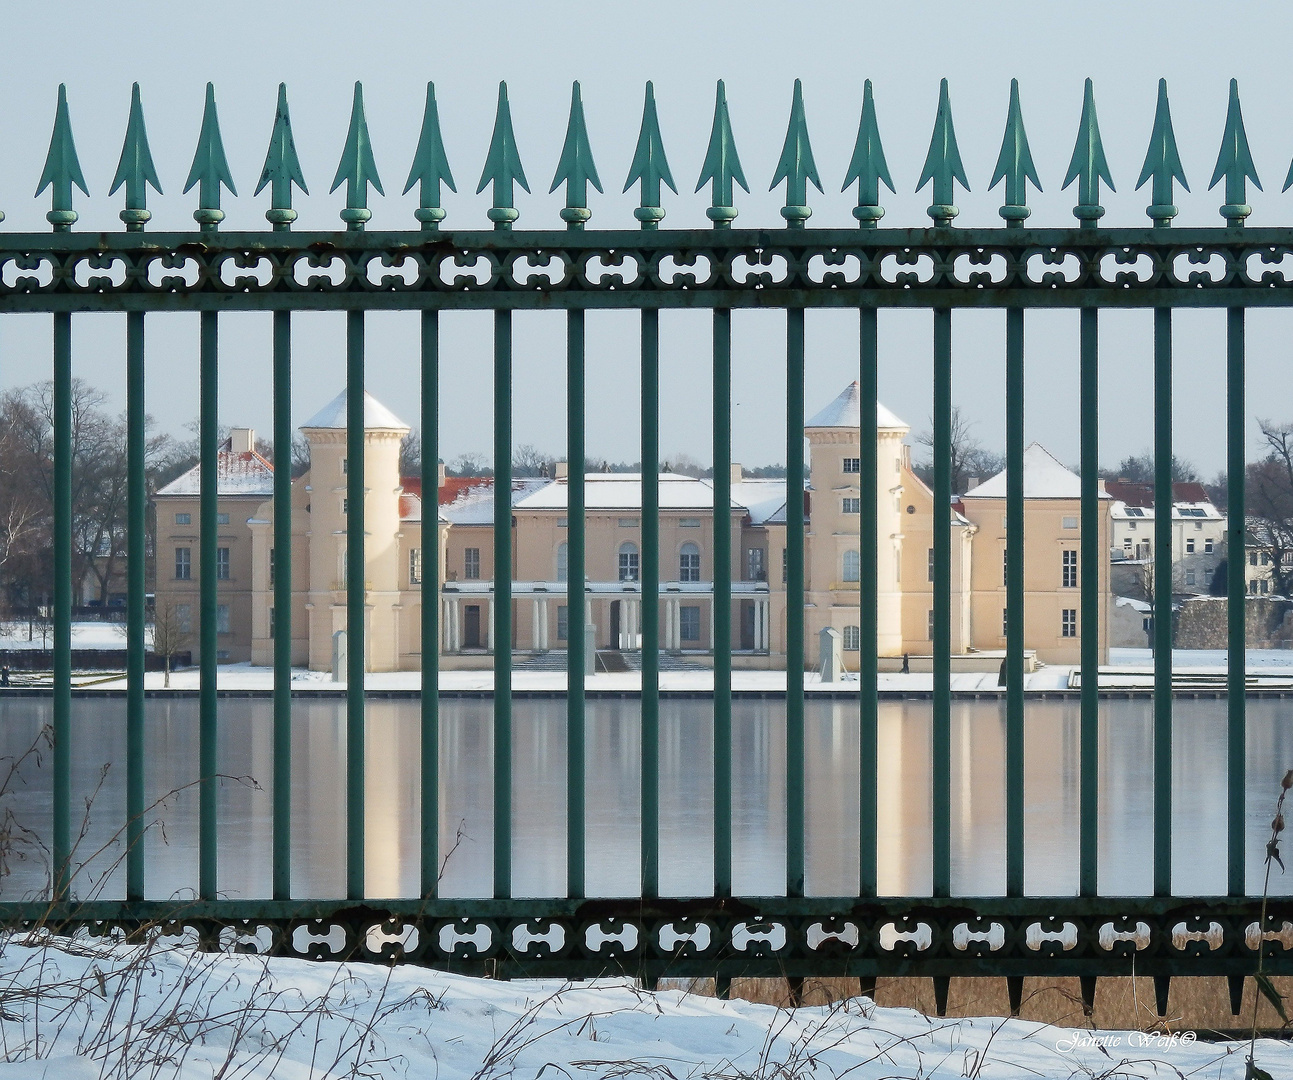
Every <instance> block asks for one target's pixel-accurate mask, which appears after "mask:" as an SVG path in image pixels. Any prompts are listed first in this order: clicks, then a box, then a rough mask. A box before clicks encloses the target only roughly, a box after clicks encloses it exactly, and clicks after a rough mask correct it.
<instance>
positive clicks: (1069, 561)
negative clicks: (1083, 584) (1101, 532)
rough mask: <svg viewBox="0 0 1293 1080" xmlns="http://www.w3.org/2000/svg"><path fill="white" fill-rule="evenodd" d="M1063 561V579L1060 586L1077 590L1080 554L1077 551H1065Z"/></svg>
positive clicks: (1062, 556)
mask: <svg viewBox="0 0 1293 1080" xmlns="http://www.w3.org/2000/svg"><path fill="white" fill-rule="evenodd" d="M1060 557H1061V559H1062V560H1063V566H1062V570H1063V578H1062V580H1061V582H1060V584H1061V585H1062V586H1063V587H1064V588H1066V589H1076V588H1077V583H1078V561H1077V559H1078V553H1077V552H1076V551H1065V552H1062V553H1061V556H1060Z"/></svg>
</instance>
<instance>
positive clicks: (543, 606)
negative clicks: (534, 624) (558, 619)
mask: <svg viewBox="0 0 1293 1080" xmlns="http://www.w3.org/2000/svg"><path fill="white" fill-rule="evenodd" d="M539 648H540V649H543V650H544V652H547V649H548V598H547V597H546V596H545V597H543V598H542V599H540V600H539Z"/></svg>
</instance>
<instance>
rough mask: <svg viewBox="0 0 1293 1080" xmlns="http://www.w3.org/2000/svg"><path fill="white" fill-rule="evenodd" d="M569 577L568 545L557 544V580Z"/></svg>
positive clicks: (564, 579)
mask: <svg viewBox="0 0 1293 1080" xmlns="http://www.w3.org/2000/svg"><path fill="white" fill-rule="evenodd" d="M569 577H570V545H569V544H566V543H561V544H558V545H557V580H558V581H566V580H568V579H569Z"/></svg>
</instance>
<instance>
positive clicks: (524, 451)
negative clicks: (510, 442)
mask: <svg viewBox="0 0 1293 1080" xmlns="http://www.w3.org/2000/svg"><path fill="white" fill-rule="evenodd" d="M553 462H554V459H553V458H552V457H551V456H550V455H548V454H545V453H543V451H541V450H539V449H538V448H537V447H535V446H533V445H531V444H530V443H525V444H523V445H521V446H518V447H517V448H516V449H515V450H513V451H512V475H513V476H544V475H547V476H551V475H552V473H553V471H554V470H553Z"/></svg>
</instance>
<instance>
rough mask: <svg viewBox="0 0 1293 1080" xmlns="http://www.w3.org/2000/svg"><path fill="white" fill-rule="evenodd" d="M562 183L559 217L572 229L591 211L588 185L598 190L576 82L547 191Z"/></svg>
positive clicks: (600, 183) (580, 226)
mask: <svg viewBox="0 0 1293 1080" xmlns="http://www.w3.org/2000/svg"><path fill="white" fill-rule="evenodd" d="M562 184H565V185H566V205H565V206H564V207H563V208H562V210H561V220H562V221H564V222H566V224H567V225H569V227H570V228H572V229H582V228H583V226H584V222H586V221H587V220H588V219H589V218H590V217H591V216H592V214H591V213H590V212H589V210H588V185H589V184H592V186H593V187H595V188H596V189H597V190H598V191H599V192H600V191H601V190H602V181H601V178H600V177H599V176H598V175H597V163H596V162H594V161H593V148H592V146H590V145H589V142H588V126H587V124H585V122H584V99H583V97H582V96H581V95H580V92H579V83H578V82H576V83H574V84H573V85H572V86H571V88H570V120H569V122H568V123H567V125H566V142H565V145H564V146H562V148H561V158H560V159H559V160H558V161H557V171H556V173H555V174H554V175H553V177H552V187H551V188H549V189H548V190H549V192H550V193H551V192H553V191H556V190H557V188H559V187H560V186H561V185H562Z"/></svg>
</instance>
